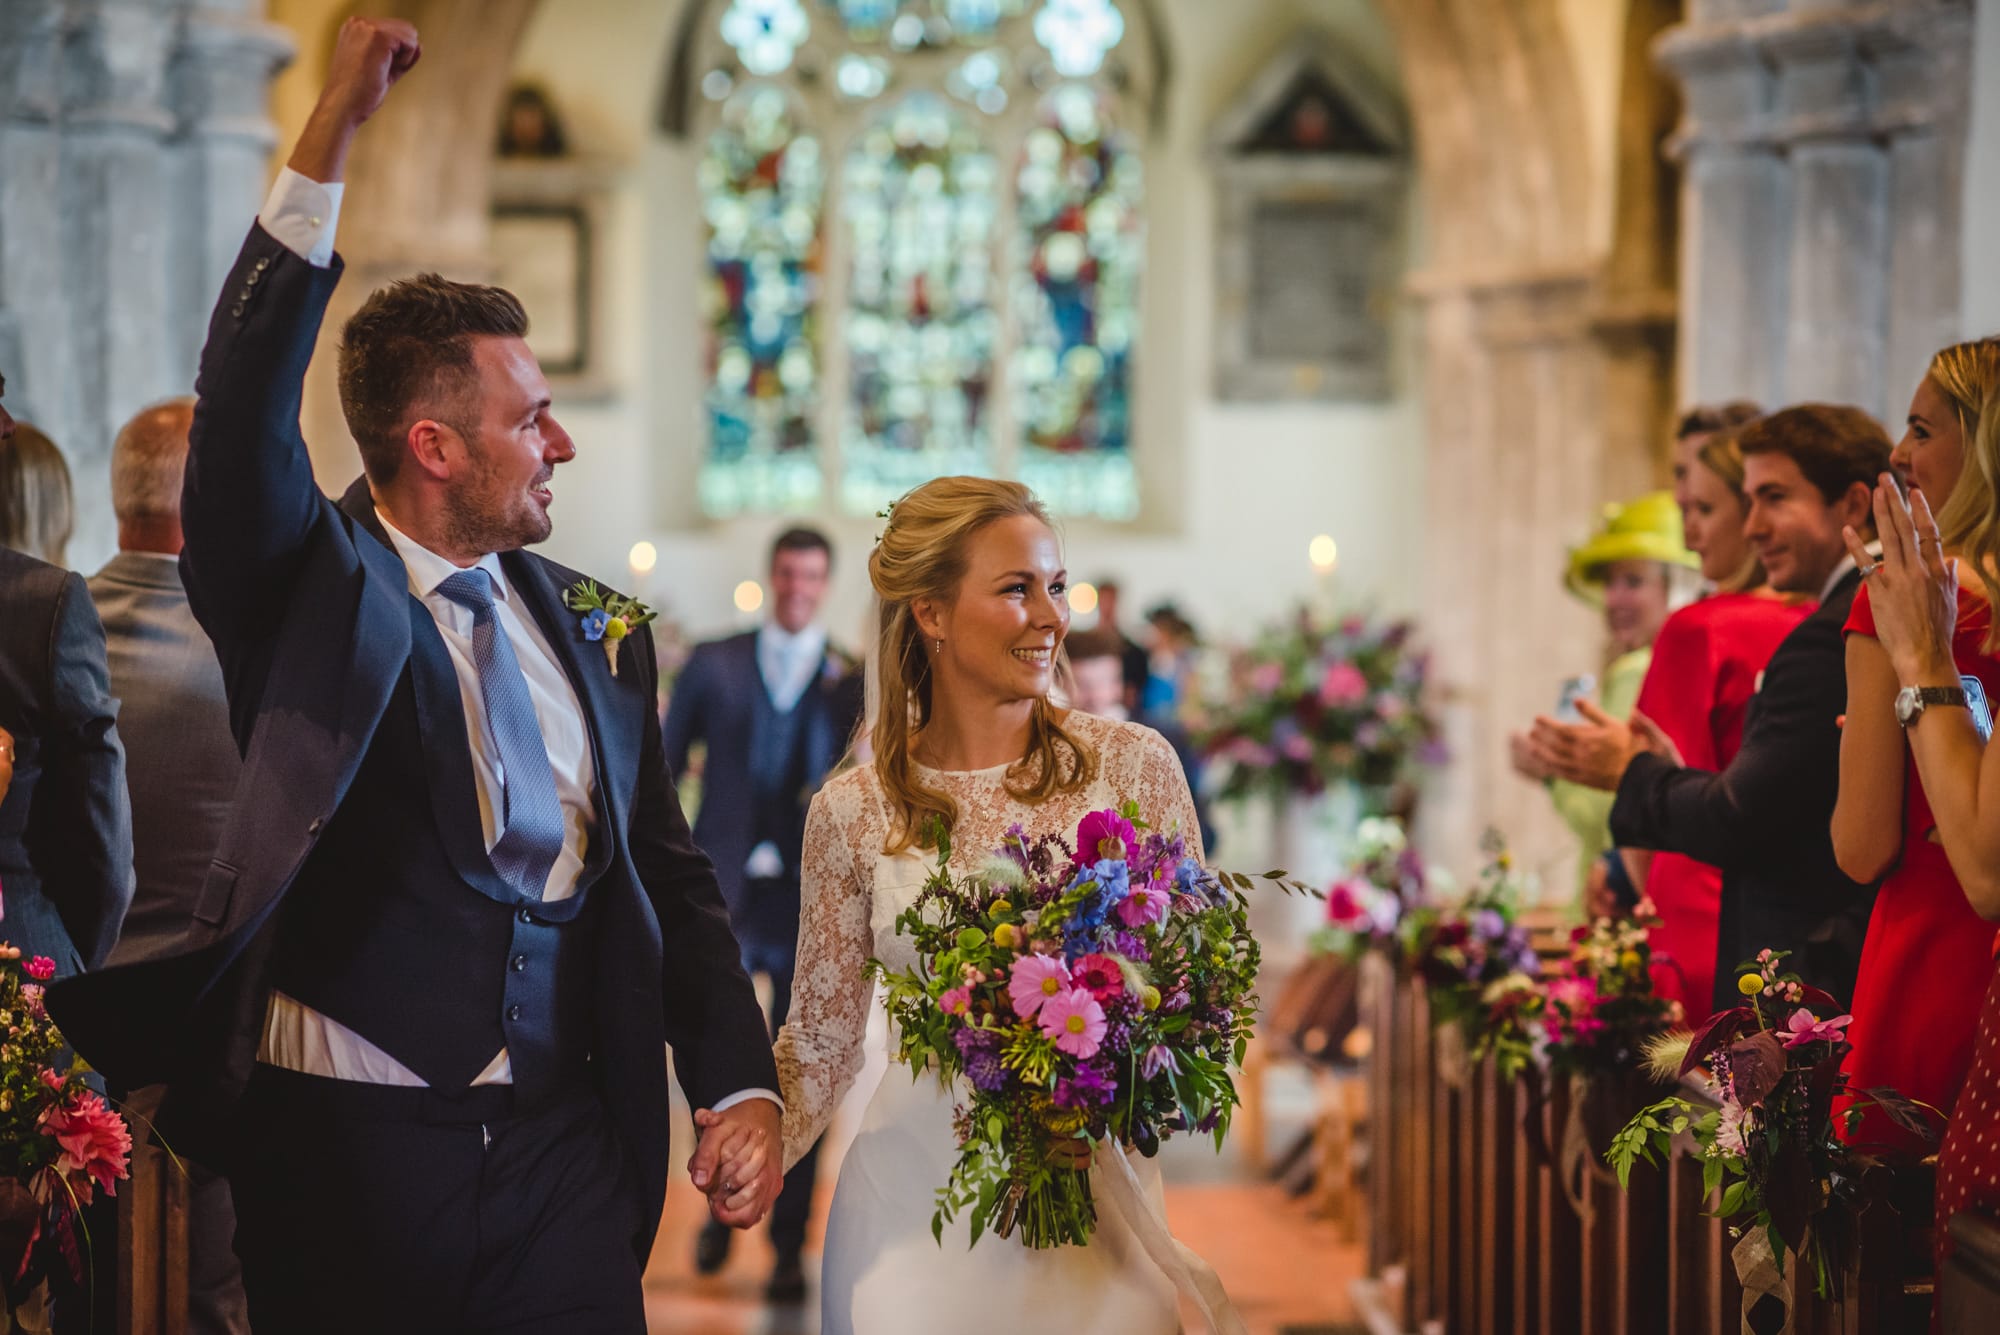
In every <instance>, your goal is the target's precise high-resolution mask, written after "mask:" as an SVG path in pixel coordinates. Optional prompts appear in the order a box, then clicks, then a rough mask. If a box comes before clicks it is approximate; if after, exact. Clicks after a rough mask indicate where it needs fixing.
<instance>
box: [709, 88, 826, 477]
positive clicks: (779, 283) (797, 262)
mask: <svg viewBox="0 0 2000 1335" xmlns="http://www.w3.org/2000/svg"><path fill="white" fill-rule="evenodd" d="M700 185H701V198H702V213H703V216H704V218H705V220H706V222H707V225H708V275H707V281H706V283H705V285H704V305H705V307H706V318H707V324H708V392H707V394H706V396H705V406H706V408H707V416H708V438H709V454H708V459H707V461H706V463H705V465H704V466H703V468H702V473H701V481H700V491H701V502H702V508H703V509H704V510H706V511H707V512H708V513H709V514H713V515H728V514H736V513H738V512H740V511H745V510H753V511H764V510H779V509H787V508H796V507H799V506H804V505H810V504H812V503H813V502H815V501H816V500H817V499H818V498H819V495H820V460H819V457H818V454H817V451H815V449H814V448H813V410H814V407H815V406H816V404H817V403H818V400H819V388H820V386H819V354H818V348H817V340H816V332H817V329H816V325H817V321H816V315H817V296H818V288H819V267H820V201H821V197H822V195H823V193H824V185H825V180H824V172H823V169H822V163H821V158H820V145H819V140H818V139H816V138H814V137H813V136H812V135H810V134H806V133H803V132H801V131H800V130H799V128H798V124H797V112H796V108H795V107H794V105H793V103H792V100H791V98H790V97H789V96H788V95H787V94H786V92H785V91H784V90H783V89H781V88H777V87H774V86H771V85H768V84H750V85H748V86H746V87H744V88H742V89H739V90H738V91H737V92H735V93H734V94H733V95H731V97H730V98H729V100H728V101H727V102H725V103H724V104H723V110H722V118H721V123H720V124H719V125H718V126H717V127H716V129H715V131H714V133H712V134H711V135H710V136H709V140H708V151H707V153H706V154H705V155H704V156H703V158H702V162H701V168H700Z"/></svg>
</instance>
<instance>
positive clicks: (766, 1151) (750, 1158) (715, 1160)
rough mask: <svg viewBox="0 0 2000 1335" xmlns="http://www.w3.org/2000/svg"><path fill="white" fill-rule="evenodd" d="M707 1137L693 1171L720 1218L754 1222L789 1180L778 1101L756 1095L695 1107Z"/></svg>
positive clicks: (698, 1126)
mask: <svg viewBox="0 0 2000 1335" xmlns="http://www.w3.org/2000/svg"><path fill="white" fill-rule="evenodd" d="M694 1124H695V1131H696V1134H697V1135H699V1136H700V1137H701V1142H700V1143H699V1144H698V1145H696V1146H695V1151H694V1155H693V1157H692V1158H690V1159H689V1160H688V1176H690V1177H692V1178H693V1179H694V1184H695V1186H697V1187H699V1188H700V1189H701V1190H702V1191H704V1192H706V1193H707V1194H708V1208H709V1212H710V1213H711V1214H713V1215H714V1216H715V1219H716V1222H717V1223H722V1224H727V1225H729V1227H731V1228H749V1227H751V1226H752V1225H753V1224H755V1223H756V1222H757V1221H758V1220H760V1219H762V1218H763V1217H764V1216H765V1215H766V1214H767V1213H769V1212H770V1209H771V1203H772V1202H773V1201H775V1200H777V1198H778V1190H779V1188H781V1187H782V1186H783V1185H784V1181H785V1178H784V1173H783V1165H782V1163H781V1162H780V1155H779V1147H780V1146H781V1145H782V1144H783V1139H782V1133H781V1132H780V1129H779V1119H778V1105H777V1104H775V1103H773V1102H771V1101H770V1100H769V1099H763V1098H753V1099H745V1100H743V1102H741V1103H738V1104H735V1105H734V1106H732V1107H729V1108H726V1109H724V1110H723V1111H722V1112H719V1113H718V1112H710V1111H709V1110H708V1109H706V1108H700V1109H697V1110H696V1111H695V1115H694Z"/></svg>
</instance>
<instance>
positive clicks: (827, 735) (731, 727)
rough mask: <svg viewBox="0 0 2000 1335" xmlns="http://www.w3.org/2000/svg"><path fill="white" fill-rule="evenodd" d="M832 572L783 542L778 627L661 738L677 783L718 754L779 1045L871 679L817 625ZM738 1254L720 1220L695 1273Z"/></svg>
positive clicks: (694, 669)
mask: <svg viewBox="0 0 2000 1335" xmlns="http://www.w3.org/2000/svg"><path fill="white" fill-rule="evenodd" d="M832 573H833V547H832V544H830V543H829V542H827V540H826V538H825V536H824V535H822V534H821V533H819V532H817V531H815V530H813V529H809V528H794V529H790V530H787V531H786V532H784V533H782V534H780V535H779V536H778V540H777V542H776V543H775V544H773V546H772V548H771V569H770V580H771V615H770V618H769V620H767V621H766V622H765V623H764V625H763V627H762V628H761V629H758V630H754V631H750V632H747V633H746V634H742V635H736V636H732V637H730V638H728V639H724V640H715V641H712V642H710V643H707V644H702V645H698V646H696V648H695V651H694V653H693V655H691V656H690V657H689V659H688V661H687V666H686V667H684V668H683V669H682V670H681V674H680V676H679V678H678V679H677V680H676V681H675V682H674V687H673V694H672V697H671V699H670V700H669V701H668V704H667V720H666V725H665V728H664V733H663V744H664V746H665V748H666V753H667V766H668V768H669V769H670V770H672V771H673V772H674V773H675V774H679V773H682V772H683V771H684V770H685V769H686V766H687V761H688V751H689V748H690V747H691V746H692V744H693V743H694V742H696V741H701V742H704V743H706V745H707V752H708V754H707V760H706V763H705V764H704V765H703V767H702V774H701V805H700V808H699V809H698V810H697V811H696V812H695V820H694V839H695V842H696V843H697V844H699V845H700V846H701V847H702V849H703V850H704V851H705V852H707V853H708V855H709V856H710V857H711V858H713V859H714V860H715V878H716V880H717V881H718V882H720V883H721V886H722V895H723V898H724V899H725V900H726V901H728V904H729V918H730V921H731V923H733V924H734V926H735V928H736V936H737V939H738V940H739V941H741V942H742V943H743V967H744V968H745V969H747V970H749V971H750V972H752V973H763V974H767V975H768V976H769V977H770V980H771V1010H770V1020H771V1032H772V1033H773V1034H775V1033H777V1031H778V1028H779V1026H781V1025H783V1024H784V1022H785V1016H786V1015H787V1013H789V1011H790V1010H791V1004H792V972H793V969H794V966H795V964H796V962H797V958H798V939H799V862H800V858H801V856H802V855H803V852H804V849H805V834H806V807H807V804H808V803H809V802H810V801H811V800H812V795H813V793H814V792H816V791H818V788H819V784H820V781H821V780H822V779H824V778H825V777H826V775H827V772H828V771H829V770H831V769H832V768H833V767H834V765H835V764H836V763H838V762H839V760H840V757H841V755H842V754H843V753H845V752H846V750H847V747H848V743H849V742H850V741H852V740H853V737H854V730H855V728H856V727H857V726H858V725H859V724H860V722H861V707H862V700H861V692H862V678H861V674H860V673H859V672H858V671H856V670H855V668H854V665H853V664H852V663H851V662H849V660H848V659H847V658H845V657H844V656H843V655H842V654H841V653H840V652H839V651H838V650H836V649H834V648H833V647H832V646H831V645H830V644H828V642H827V637H826V627H825V626H823V625H822V624H820V620H819V613H820V606H821V604H822V603H824V602H825V600H826V592H827V586H828V583H829V579H830V577H831V575H832ZM817 1148H818V1147H817V1146H815V1147H814V1148H813V1149H812V1150H809V1151H807V1153H806V1155H805V1157H804V1158H802V1159H800V1160H799V1161H798V1163H796V1164H794V1165H793V1166H792V1171H791V1172H789V1173H787V1174H786V1175H785V1187H784V1190H783V1191H782V1192H781V1193H780V1194H779V1196H778V1203H777V1204H776V1205H775V1206H773V1207H772V1210H771V1244H772V1246H773V1247H774V1248H775V1249H776V1251H777V1253H778V1263H777V1267H776V1268H775V1269H774V1270H773V1271H772V1273H771V1281H770V1284H769V1286H768V1287H767V1288H766V1290H765V1292H766V1295H767V1296H768V1297H769V1298H770V1299H771V1300H772V1301H774V1302H797V1301H799V1300H800V1299H802V1298H803V1297H804V1296H805V1273H804V1271H803V1270H802V1269H801V1267H800V1264H799V1252H800V1249H801V1248H802V1247H803V1246H804V1245H805V1240H806V1221H807V1219H808V1217H809V1216H810V1215H811V1212H812V1191H813V1173H814V1169H815V1167H816V1166H817V1161H818V1153H817ZM728 1254H729V1234H728V1231H727V1230H725V1229H723V1228H721V1227H720V1226H719V1225H718V1224H717V1223H716V1222H715V1221H713V1220H711V1221H710V1222H709V1224H708V1226H707V1227H705V1228H704V1229H703V1230H702V1232H701V1236H700V1237H699V1239H698V1240H697V1242H696V1246H695V1264H696V1267H697V1268H698V1269H700V1270H701V1271H702V1273H704V1274H712V1273H714V1272H715V1271H717V1270H719V1269H721V1268H722V1263H723V1261H724V1260H725V1259H726V1258H727V1256H728Z"/></svg>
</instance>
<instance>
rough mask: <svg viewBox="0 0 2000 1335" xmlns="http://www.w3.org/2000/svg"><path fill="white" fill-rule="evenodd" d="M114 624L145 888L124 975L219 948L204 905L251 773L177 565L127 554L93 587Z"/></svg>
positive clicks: (128, 940)
mask: <svg viewBox="0 0 2000 1335" xmlns="http://www.w3.org/2000/svg"><path fill="white" fill-rule="evenodd" d="M90 596H91V599H92V601H94V602H95V603H96V604H97V614H98V616H99V617H101V618H102V619H103V621H104V646H105V656H106V659H107V660H108V662H109V663H110V666H111V692H112V694H114V695H116V696H117V697H118V698H119V700H120V701H121V702H122V705H121V708H120V710H119V714H118V732H119V735H120V736H121V737H122V738H123V739H124V741H125V777H126V782H127V784H128V786H129V787H130V789H131V793H132V861H133V865H134V868H135V870H136V872H137V882H138V883H137V888H136V889H135V891H134V893H133V896H132V907H131V909H130V910H129V911H128V912H127V913H126V915H125V930H124V933H123V934H122V935H121V936H120V937H119V938H118V945H117V947H116V949H114V950H113V951H112V952H111V963H113V964H136V963H138V962H140V961H141V960H150V959H158V958H160V957H161V956H164V955H177V954H180V953H182V952H184V951H188V950H194V949H197V948H199V947H201V946H205V945H207V944H208V943H209V942H210V941H212V940H213V939H214V929H213V928H210V927H207V926H204V925H203V924H200V923H198V922H197V921H196V920H195V917H194V904H195V900H196V898H197V897H198V896H199V895H200V894H201V886H202V881H203V878H204V877H206V876H207V875H208V865H209V863H210V862H211V861H212V860H213V859H214V857H215V849H216V845H217V844H219V843H220V842H221V841H222V826H223V822H224V821H225V820H227V819H228V816H229V807H230V803H231V801H232V800H233V799H234V797H235V794H236V779H237V776H238V775H239V774H240V773H241V772H242V768H243V762H242V760H241V758H240V757H239V756H238V755H237V754H236V741H235V739H234V738H233V737H231V736H230V733H229V703H228V701H227V699H226V698H225V697H224V695H223V690H222V667H221V665H220V664H219V663H217V662H216V658H215V646H214V645H213V644H211V643H209V639H208V636H207V634H205V633H204V632H203V631H202V628H201V626H200V625H199V624H197V623H196V621H195V619H194V613H193V612H192V611H190V610H189V609H188V599H187V590H186V589H184V588H183V587H182V586H181V572H180V567H179V565H178V564H176V563H175V562H174V560H172V559H171V558H167V557H159V556H149V555H146V554H143V553H139V552H120V553H119V554H118V555H116V556H114V557H112V558H111V560H110V561H109V562H108V563H107V564H106V565H105V567H104V569H102V570H100V571H98V572H97V573H96V574H95V575H93V576H91V578H90Z"/></svg>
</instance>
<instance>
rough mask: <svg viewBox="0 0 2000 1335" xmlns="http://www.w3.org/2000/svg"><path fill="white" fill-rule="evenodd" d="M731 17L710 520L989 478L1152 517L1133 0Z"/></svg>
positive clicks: (747, 8)
mask: <svg viewBox="0 0 2000 1335" xmlns="http://www.w3.org/2000/svg"><path fill="white" fill-rule="evenodd" d="M714 12H716V13H717V14H719V21H717V20H711V21H710V22H709V23H708V24H706V25H705V27H706V32H707V36H706V38H705V39H704V41H705V43H706V45H705V48H704V49H705V51H706V53H707V54H706V55H704V56H703V57H702V60H703V61H704V63H702V64H697V65H696V66H695V67H694V68H695V71H696V74H697V77H696V79H695V80H694V82H693V86H697V87H699V88H700V89H701V92H702V93H703V94H704V95H705V96H706V97H707V98H708V99H709V101H710V103H711V105H712V106H713V108H714V110H713V112H711V113H710V115H711V118H712V120H713V122H714V124H715V128H714V130H713V132H712V133H711V134H710V136H709V139H708V143H707V149H706V152H705V154H704V157H703V160H702V166H701V191H702V199H703V207H704V211H705V215H706V218H707V221H708V283H707V288H706V312H705V318H706V321H707V325H708V332H709V339H708V348H709V355H708V370H709V388H708V392H707V396H706V406H707V415H708V430H709V448H708V454H707V456H706V462H705V464H704V466H703V469H702V474H701V487H700V495H701V503H702V508H703V509H704V510H705V511H706V512H707V513H709V514H713V515H729V514H736V513H742V512H746V511H748V512H766V511H774V510H797V509H811V508H813V507H815V506H817V505H821V504H823V503H825V501H826V499H827V498H829V497H830V498H832V500H833V501H834V503H835V504H836V505H837V506H838V508H840V509H842V510H845V511H848V512H850V513H870V512H873V511H875V510H877V509H879V508H880V507H881V506H882V505H883V504H884V503H886V502H887V501H890V500H893V499H894V498H895V497H896V496H898V495H900V494H901V493H902V492H904V491H906V490H908V489H909V488H910V487H912V486H915V485H918V484H919V483H922V482H924V481H926V480H928V479H929V478H931V477H934V476H937V475H939V474H941V473H948V472H974V473H985V474H991V475H1001V476H1011V477H1018V478H1020V479H1021V480H1023V481H1025V482H1027V483H1028V484H1029V485H1030V486H1033V487H1034V488H1035V489H1036V490H1037V491H1038V492H1040V493H1041V494H1042V496H1043V498H1044V499H1045V500H1047V501H1048V502H1049V503H1050V505H1051V507H1052V508H1054V509H1055V510H1057V511H1058V512H1060V513H1065V514H1076V515H1091V516H1098V517H1103V518H1111V519H1123V518H1130V517H1132V516H1133V515H1134V514H1136V512H1137V509H1138V486H1137V482H1136V477H1135V474H1134V471H1133V465H1132V456H1131V445H1132V424H1131V423H1132V404H1131V391H1132V359H1133V350H1134V346H1135V343H1136V338H1137V332H1138V293H1139V286H1140V284H1139V276H1140V269H1141V265H1142V260H1143V249H1144V232H1143V227H1142V220H1143V204H1144V196H1143V178H1142V173H1141V168H1140V157H1139V146H1138V143H1137V140H1136V137H1135V135H1134V134H1133V131H1132V129H1131V127H1132V126H1134V125H1136V124H1139V123H1140V120H1139V118H1138V116H1137V115H1136V114H1135V113H1133V112H1132V111H1131V109H1130V108H1131V106H1132V104H1133V103H1134V101H1135V100H1137V99H1140V98H1142V97H1143V96H1145V94H1146V91H1147V90H1148V89H1149V88H1151V87H1153V86H1155V85H1154V81H1155V80H1156V79H1157V71H1155V70H1153V69H1151V67H1150V66H1149V65H1148V64H1147V63H1146V60H1145V59H1143V58H1142V56H1143V55H1144V54H1145V53H1146V52H1148V51H1149V49H1150V48H1148V47H1147V46H1146V45H1145V44H1144V43H1140V42H1135V41H1134V40H1133V38H1132V36H1131V34H1130V33H1129V32H1128V30H1127V29H1128V22H1129V21H1130V16H1129V15H1128V14H1127V13H1126V12H1125V11H1124V10H1122V9H1121V7H1120V5H1119V3H1118V2H1117V0H726V3H725V2H724V0H717V6H716V11H714ZM828 200H831V201H835V207H836V208H837V213H836V215H835V216H834V217H833V218H830V219H827V220H826V223H823V221H822V211H823V206H824V202H825V201H828ZM827 224H830V225H827ZM828 376H831V377H832V379H831V380H830V381H828V380H826V377H828ZM823 381H825V384H824V385H823V383H822V382H823Z"/></svg>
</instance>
